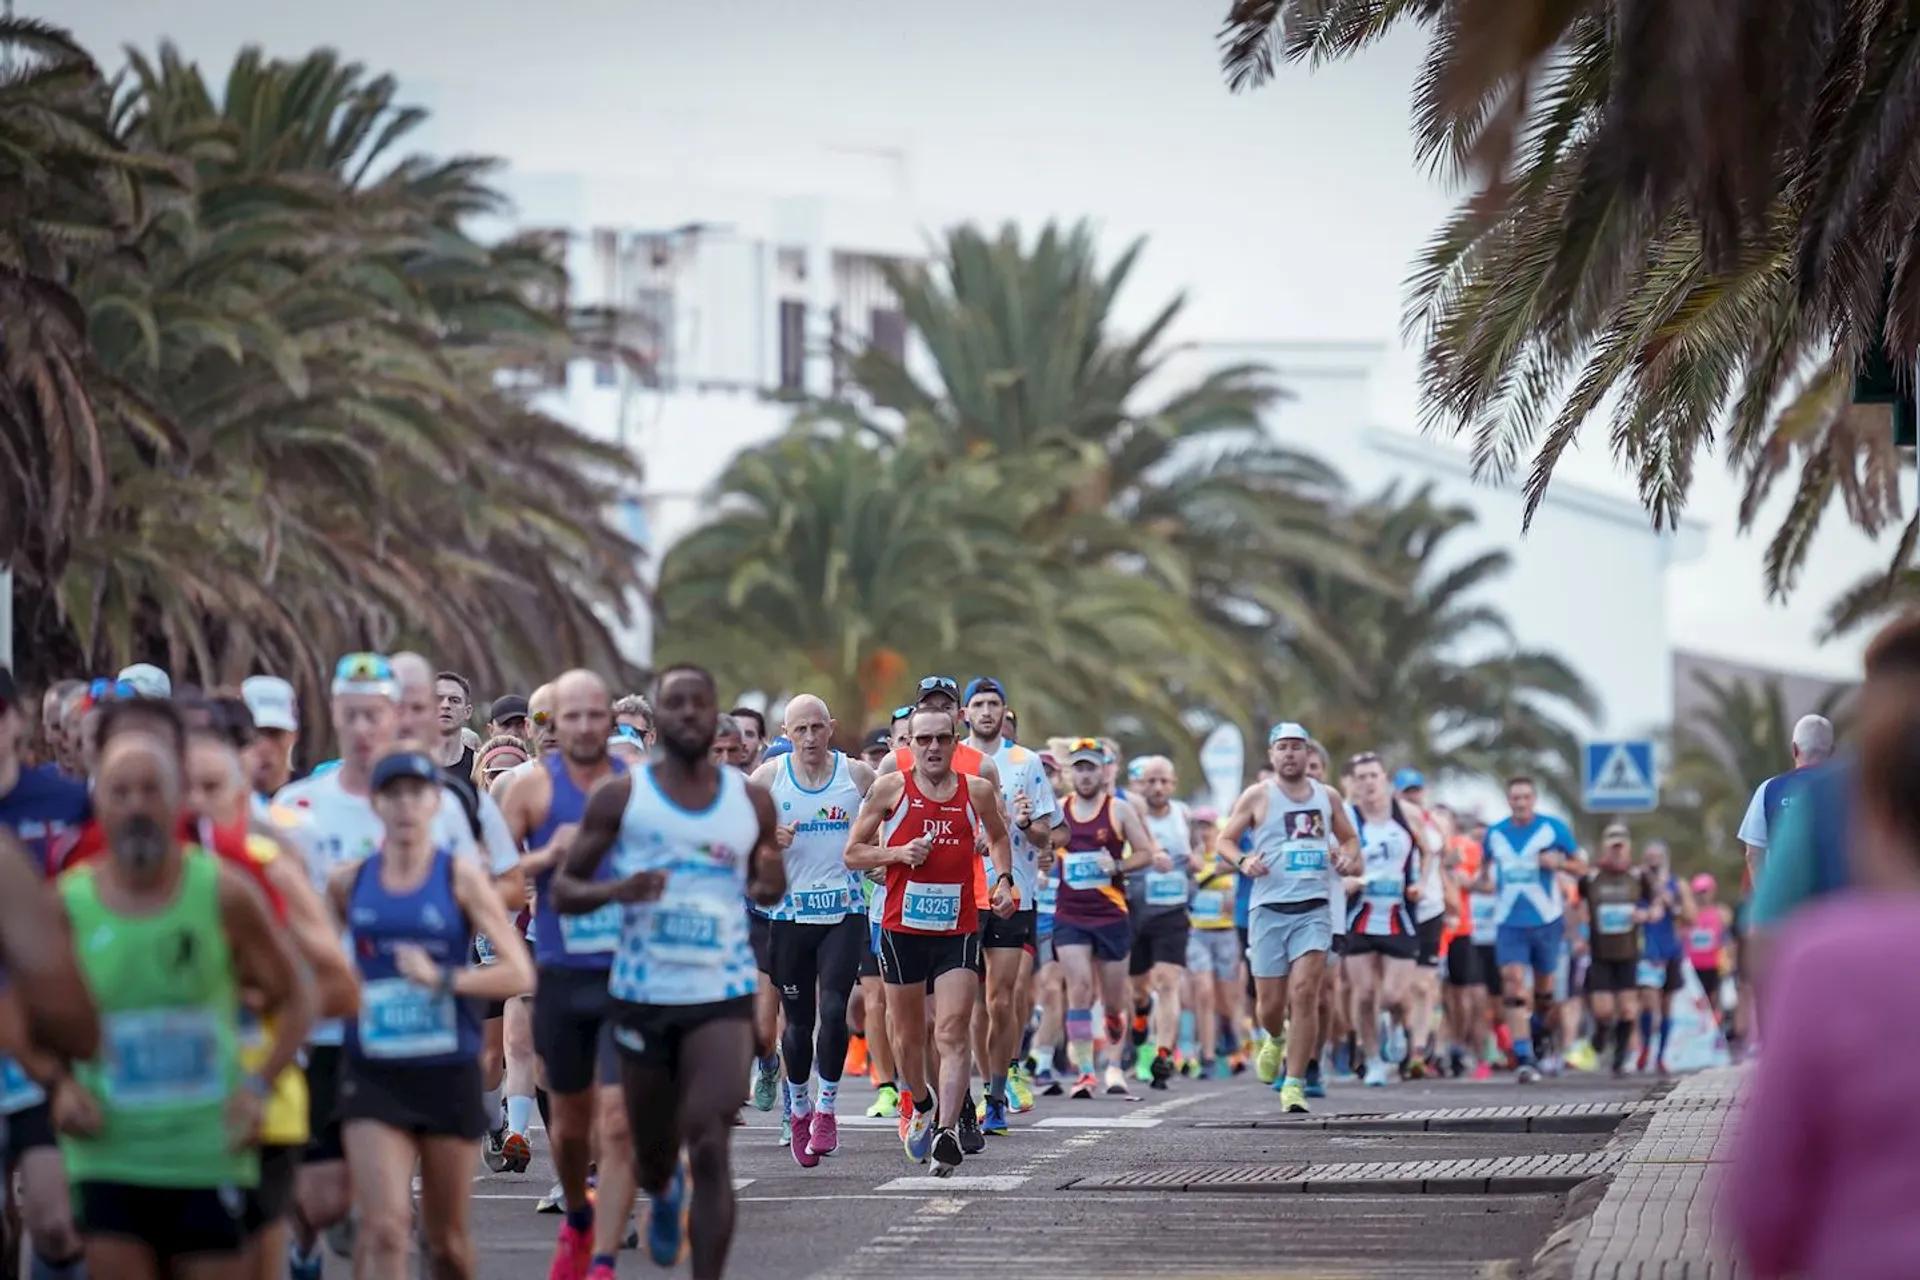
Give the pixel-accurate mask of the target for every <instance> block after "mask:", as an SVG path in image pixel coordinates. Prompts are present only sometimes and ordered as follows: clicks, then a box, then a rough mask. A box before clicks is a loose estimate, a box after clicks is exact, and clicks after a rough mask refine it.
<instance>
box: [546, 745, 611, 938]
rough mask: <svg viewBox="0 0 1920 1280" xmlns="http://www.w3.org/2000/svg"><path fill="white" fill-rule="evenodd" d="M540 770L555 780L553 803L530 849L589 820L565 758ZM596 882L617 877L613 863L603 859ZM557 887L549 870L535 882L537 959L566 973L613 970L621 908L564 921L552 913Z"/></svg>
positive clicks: (550, 757)
mask: <svg viewBox="0 0 1920 1280" xmlns="http://www.w3.org/2000/svg"><path fill="white" fill-rule="evenodd" d="M612 764H613V772H614V773H615V774H616V775H619V774H623V773H625V772H626V771H627V766H626V765H624V764H622V763H621V762H620V761H618V760H615V761H612ZM540 767H541V768H542V769H545V770H546V772H547V777H548V778H550V779H551V780H552V781H553V800H552V802H551V803H550V804H548V805H547V820H546V821H545V822H542V823H541V824H540V825H539V826H537V827H535V828H534V829H533V830H532V831H531V832H529V833H528V835H527V847H528V848H530V849H540V848H544V847H545V846H546V843H547V841H549V840H551V839H553V833H554V832H555V831H558V830H559V829H560V828H561V827H563V826H565V825H566V824H567V823H569V822H579V821H580V819H581V818H583V817H585V816H586V812H587V793H586V792H584V791H582V790H581V789H580V788H579V787H578V786H576V785H575V784H574V781H573V777H572V775H571V774H569V773H568V772H567V764H566V757H564V756H562V755H561V754H560V753H559V752H558V751H550V752H548V753H547V754H546V755H545V756H543V757H541V760H540ZM594 878H595V879H596V880H611V879H612V878H613V859H612V858H602V859H601V860H600V870H599V872H598V874H596V875H595V876H594ZM552 882H553V869H552V868H548V869H547V870H545V871H543V872H541V873H540V874H539V875H537V876H535V877H534V878H533V891H534V897H533V958H534V961H535V963H537V964H540V965H556V966H558V967H560V968H564V969H607V968H611V967H612V965H613V953H614V952H616V951H618V950H619V949H620V904H619V903H617V902H609V903H607V905H605V906H604V907H601V908H600V909H599V910H597V911H589V912H588V913H587V914H585V915H579V916H563V915H561V914H560V913H559V912H557V911H555V910H554V909H553V896H552V895H551V894H550V893H548V892H547V886H548V885H550V884H551V883H552Z"/></svg>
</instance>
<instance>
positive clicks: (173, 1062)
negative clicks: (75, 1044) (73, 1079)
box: [102, 1009, 227, 1111]
mask: <svg viewBox="0 0 1920 1280" xmlns="http://www.w3.org/2000/svg"><path fill="white" fill-rule="evenodd" d="M102 1031H103V1032H104V1035H103V1036H102V1041H103V1043H102V1049H103V1054H102V1056H103V1058H104V1060H105V1061H104V1064H103V1065H104V1066H105V1067H106V1089H107V1095H108V1096H109V1097H110V1098H111V1099H112V1100H113V1103H114V1105H115V1106H119V1107H124V1108H126V1109H127V1110H130V1111H139V1110H142V1109H145V1108H151V1107H177V1106H183V1105H193V1104H197V1103H203V1102H218V1101H220V1100H221V1099H222V1098H224V1097H226V1095H227V1082H226V1077H225V1074H224V1072H223V1071H222V1070H221V1062H220V1035H219V1024H218V1023H217V1022H215V1021H214V1014H213V1011H212V1010H210V1009H138V1010H133V1009H128V1010H122V1011H120V1012H118V1013H110V1014H108V1015H107V1016H106V1018H105V1020H104V1026H103V1027H102Z"/></svg>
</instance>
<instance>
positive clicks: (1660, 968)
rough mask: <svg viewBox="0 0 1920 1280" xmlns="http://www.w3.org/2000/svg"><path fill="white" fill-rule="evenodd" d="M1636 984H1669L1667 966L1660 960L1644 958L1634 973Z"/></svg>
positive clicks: (1656, 985) (1655, 985)
mask: <svg viewBox="0 0 1920 1280" xmlns="http://www.w3.org/2000/svg"><path fill="white" fill-rule="evenodd" d="M1633 985H1634V986H1636V987H1652V988H1659V987H1664V986H1666V985H1667V966H1666V965H1664V964H1662V963H1660V962H1659V961H1658V960H1642V961H1641V962H1640V967H1639V969H1638V970H1636V971H1635V973H1634V984H1633Z"/></svg>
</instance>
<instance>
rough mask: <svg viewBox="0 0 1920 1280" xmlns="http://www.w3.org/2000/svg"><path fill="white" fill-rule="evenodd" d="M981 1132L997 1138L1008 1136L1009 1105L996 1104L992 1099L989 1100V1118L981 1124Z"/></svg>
mask: <svg viewBox="0 0 1920 1280" xmlns="http://www.w3.org/2000/svg"><path fill="white" fill-rule="evenodd" d="M980 1132H982V1133H985V1134H991V1135H993V1136H995V1137H1000V1136H1004V1135H1005V1134H1006V1132H1007V1104H1006V1103H1004V1102H995V1101H994V1100H993V1099H991V1098H989V1099H987V1117H986V1119H984V1120H982V1121H981V1122H980Z"/></svg>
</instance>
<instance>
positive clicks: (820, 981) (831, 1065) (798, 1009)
mask: <svg viewBox="0 0 1920 1280" xmlns="http://www.w3.org/2000/svg"><path fill="white" fill-rule="evenodd" d="M869 948H870V938H869V935H868V931H867V920H866V917H865V916H847V917H846V918H844V919H843V920H841V921H840V922H839V923H838V924H795V923H793V922H792V921H790V920H776V921H774V922H773V937H772V947H771V951H772V957H771V958H772V963H773V968H772V971H771V972H772V975H773V980H774V983H775V984H776V985H778V986H779V988H780V1005H781V1008H782V1009H783V1010H785V1012H786V1015H787V1026H786V1030H784V1031H783V1032H781V1034H780V1049H781V1056H783V1057H784V1058H786V1060H787V1079H788V1080H789V1081H791V1082H792V1083H794V1084H805V1083H806V1080H807V1077H808V1076H809V1075H811V1074H812V1072H813V1069H814V1062H815V1058H816V1053H815V1048H816V1045H817V1047H818V1054H817V1057H818V1060H819V1068H820V1078H821V1079H822V1080H838V1079H839V1078H840V1070H841V1068H842V1067H843V1066H845V1064H846V1060H847V998H848V996H850V995H851V994H852V992H853V987H854V984H855V983H856V982H858V981H859V980H860V956H861V954H862V953H863V952H865V951H867V950H868V949H869ZM816 1025H817V1026H818V1028H819V1030H818V1032H817V1033H816V1031H815V1027H816ZM816 1036H817V1038H816Z"/></svg>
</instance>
